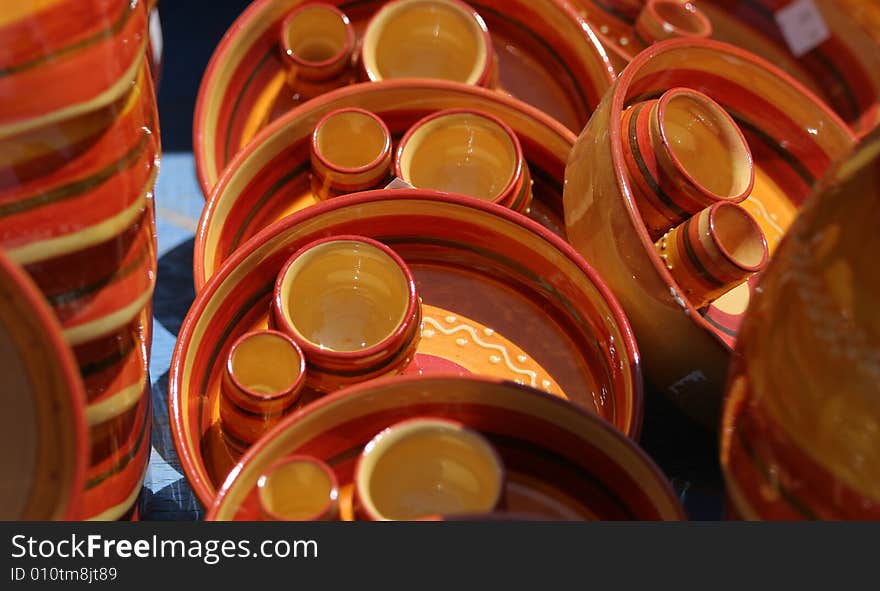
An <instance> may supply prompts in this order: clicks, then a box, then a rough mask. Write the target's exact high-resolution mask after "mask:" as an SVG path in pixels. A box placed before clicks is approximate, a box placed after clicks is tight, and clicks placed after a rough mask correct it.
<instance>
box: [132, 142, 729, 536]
mask: <svg viewBox="0 0 880 591" xmlns="http://www.w3.org/2000/svg"><path fill="white" fill-rule="evenodd" d="M204 203H205V202H204V199H203V197H202V193H201V190H200V188H199V185H198V181H197V180H196V174H195V166H194V161H193V157H192V154H191V153H189V152H178V153H174V152H172V153H166V154H165V155H164V156H163V159H162V167H161V171H160V173H159V179H158V184H157V186H156V217H157V223H158V236H159V270H158V277H157V283H156V293H155V297H154V303H153V313H154V328H153V349H152V360H151V366H150V380H151V382H152V387H153V388H152V395H153V435H152V451H151V456H150V465H149V468H148V470H147V476H146V479H145V482H144V494H143V495H142V498H141V501H140V503H141V505H140V515H141V518H142V519H148V520H193V519H201V518H202V517H203V516H204V509H203V508H202V507H201V506H200V504H199V502H198V501H197V500H196V498H195V496H194V495H193V492H192V490H191V489H190V487H189V485H188V484H187V482H186V479H185V478H184V477H183V470H182V469H181V467H180V462H179V460H178V458H177V453H176V451H175V449H174V443H173V441H172V438H171V430H170V426H169V420H168V369H169V366H170V363H171V354H172V352H173V350H174V343H175V339H176V338H177V333H178V331H179V330H180V327H181V325H182V324H183V319H184V317H185V316H186V313H187V311H188V310H189V307H190V305H191V304H192V302H193V299H194V298H195V291H194V289H193V277H192V255H193V243H194V238H193V237H194V234H195V230H196V226H197V224H198V219H199V216H200V215H201V212H202V207H203V206H204ZM645 398H646V409H645V423H644V428H643V434H642V438H641V444H642V446H643V447H644V448H645V449H646V451H648V453H649V454H650V455H651V456H652V457H653V458H654V459H655V460H656V461H657V463H658V464H659V465H660V467H661V468H663V470H664V471H665V472H666V474H667V475H668V476H669V477H670V479H671V480H672V484H673V486H674V487H675V489H676V491H678V492H679V494H680V495H681V498H682V501H683V502H684V505H685V508H686V509H687V511H688V514H689V515H690V517H691V518H692V519H718V518H720V516H721V499H722V485H721V476H720V473H719V469H718V460H717V457H718V453H717V441H716V437H715V435H714V434H712V433H709V432H707V431H705V430H704V429H702V428H701V427H699V426H697V425H696V424H694V423H692V422H691V421H690V420H688V419H687V418H685V417H684V416H682V415H681V414H680V413H679V412H678V411H677V410H676V409H674V408H672V407H671V405H670V404H669V403H668V402H667V401H666V400H665V399H664V397H663V396H662V395H660V394H659V393H657V392H652V391H650V389H649V390H648V391H647V392H646V396H645Z"/></svg>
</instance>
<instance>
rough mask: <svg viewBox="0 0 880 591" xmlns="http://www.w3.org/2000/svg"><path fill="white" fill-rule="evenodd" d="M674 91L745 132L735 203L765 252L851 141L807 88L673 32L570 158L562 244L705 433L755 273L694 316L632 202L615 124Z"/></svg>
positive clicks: (638, 66) (750, 58)
mask: <svg viewBox="0 0 880 591" xmlns="http://www.w3.org/2000/svg"><path fill="white" fill-rule="evenodd" d="M678 86H685V87H689V88H693V89H695V90H698V91H700V92H702V93H704V94H706V95H708V96H709V97H711V98H712V99H714V100H715V101H716V102H718V103H719V104H720V105H721V106H723V107H724V108H725V109H727V111H728V112H729V113H730V114H731V115H732V116H733V118H734V120H735V121H736V122H737V123H738V124H739V126H740V128H741V129H742V130H743V132H744V134H745V136H746V139H747V141H748V143H749V146H750V148H751V150H752V156H753V158H754V166H755V185H754V189H753V191H752V194H751V196H750V197H749V198H748V199H746V200H745V201H744V202H742V203H741V205H742V206H743V207H744V208H745V209H747V210H748V211H749V212H750V213H751V214H752V215H753V216H754V217H755V219H756V220H757V221H758V224H759V225H760V226H761V229H762V230H763V232H764V234H765V235H766V238H767V245H768V248H769V250H770V252H771V254H772V252H773V249H774V248H775V247H776V245H777V244H778V242H779V239H780V238H781V237H782V234H783V232H784V231H785V229H786V228H787V227H788V225H789V224H790V223H791V221H792V218H793V217H794V215H795V213H796V211H797V209H798V207H799V206H800V204H801V203H802V202H803V200H804V199H805V198H806V196H807V195H808V194H809V192H810V189H811V187H812V185H813V183H814V181H815V180H816V179H817V178H818V177H820V176H821V175H822V174H823V173H824V171H825V170H826V169H827V168H828V166H829V165H830V164H831V162H832V161H833V160H834V159H836V158H839V157H841V156H843V155H845V154H846V153H847V152H848V151H849V150H850V149H851V148H852V145H853V141H854V137H853V135H852V133H851V132H850V131H849V128H848V127H847V126H846V124H845V123H844V122H843V121H841V120H840V118H838V117H837V116H836V115H835V114H834V113H833V112H831V110H830V109H829V108H828V107H826V106H825V105H824V104H823V103H821V101H819V100H818V99H817V98H816V97H815V96H814V95H812V94H810V93H809V91H807V90H806V89H805V88H803V87H802V86H801V85H800V84H798V83H797V82H795V81H794V80H793V79H792V78H791V77H789V76H788V75H786V74H785V73H783V72H782V71H781V70H778V69H777V68H775V67H773V66H772V65H770V64H769V63H767V62H765V61H764V60H762V59H761V58H759V57H757V56H755V55H753V54H750V53H748V52H745V51H743V50H740V49H737V48H735V47H733V46H731V45H727V44H724V43H719V42H716V41H711V40H703V41H701V42H696V41H692V40H687V39H680V40H674V41H665V42H663V43H660V44H657V45H654V46H652V47H651V48H650V49H648V50H646V51H644V52H643V53H641V54H640V55H639V56H638V57H636V59H635V60H634V61H633V62H632V63H631V64H630V66H629V67H627V69H626V70H625V71H624V72H623V74H622V75H621V77H620V78H619V79H618V80H617V82H616V83H615V85H614V87H613V89H612V91H611V92H609V94H608V95H607V96H606V98H605V100H604V101H603V103H602V105H601V106H600V108H599V109H598V110H597V111H596V113H595V115H594V116H593V118H592V119H591V120H590V124H589V125H588V126H587V128H586V129H585V130H584V133H583V134H582V135H581V137H580V138H579V139H578V142H577V144H576V145H575V147H574V150H573V151H572V153H571V158H570V159H569V164H568V167H567V169H566V190H565V200H564V203H565V217H566V226H567V229H568V237H569V240H570V241H571V243H572V244H573V245H574V246H575V248H576V249H577V250H578V251H579V252H580V253H581V254H583V255H584V257H585V258H586V259H587V260H588V261H590V263H591V264H593V265H594V266H595V267H596V269H597V270H599V272H600V273H601V274H602V277H603V278H605V279H606V281H608V284H609V285H610V286H611V288H612V289H613V290H614V293H615V294H616V295H617V296H618V297H619V298H620V300H621V303H622V304H623V306H624V309H625V310H626V311H627V314H628V315H629V318H630V320H631V321H632V323H633V328H634V329H635V331H636V335H637V337H638V339H639V344H640V347H641V349H642V351H643V355H644V357H645V364H646V367H647V372H646V377H647V378H648V379H649V380H650V381H651V382H653V384H654V385H655V386H657V387H658V388H661V389H664V390H666V391H667V393H669V394H670V396H671V397H672V398H674V399H675V400H677V401H678V402H679V404H680V405H681V406H683V407H684V408H685V409H686V410H687V411H688V412H689V413H691V414H692V415H694V416H696V417H698V418H701V419H702V420H704V421H705V422H706V423H707V424H709V425H712V426H713V428H714V427H715V426H717V419H718V411H719V404H720V397H721V390H722V388H723V383H724V377H725V374H726V371H727V363H728V360H729V357H730V349H731V347H732V345H733V344H734V342H735V340H736V335H737V331H738V329H739V325H740V322H741V320H742V316H743V314H744V313H745V310H746V307H747V306H748V302H749V298H750V295H751V291H752V289H753V287H752V286H753V284H754V279H755V278H754V277H753V279H752V281H751V282H750V283H747V284H743V285H741V286H739V287H738V288H736V289H735V290H733V291H731V292H728V293H727V294H725V295H724V296H723V297H722V298H719V299H718V300H715V302H714V303H713V304H711V305H710V306H708V307H707V308H704V309H702V310H700V311H697V310H696V309H695V308H694V307H693V306H692V305H691V304H690V303H689V302H687V301H686V300H685V298H684V297H683V296H682V292H681V290H680V289H679V287H678V286H677V285H676V284H675V283H674V282H673V280H672V277H671V276H670V274H669V271H668V270H667V268H666V267H665V265H664V264H663V263H662V261H661V259H660V258H659V256H658V254H657V252H656V250H655V248H654V243H653V241H652V240H651V239H650V238H649V236H648V233H647V231H646V230H645V226H644V224H643V222H642V219H641V216H640V215H639V213H638V210H637V208H636V206H635V204H634V201H633V196H632V187H631V185H630V182H631V181H630V180H629V178H628V177H627V175H626V173H625V170H626V165H625V163H624V160H623V158H624V156H623V148H622V142H623V141H624V139H625V138H624V137H623V133H622V131H621V128H620V124H619V122H620V121H621V116H622V112H623V109H624V108H625V107H626V106H628V105H630V104H632V103H634V102H638V101H640V100H646V99H650V98H655V97H656V96H658V95H660V94H662V93H663V92H664V91H666V90H668V89H670V88H674V87H678Z"/></svg>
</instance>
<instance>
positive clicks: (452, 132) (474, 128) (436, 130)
mask: <svg viewBox="0 0 880 591" xmlns="http://www.w3.org/2000/svg"><path fill="white" fill-rule="evenodd" d="M394 171H395V174H396V175H397V177H398V178H400V179H402V180H404V181H405V182H407V183H408V184H410V185H411V186H413V187H416V188H418V189H434V190H436V191H444V192H448V193H458V194H460V195H469V196H471V197H476V198H478V199H483V200H486V201H491V202H492V203H497V204H499V205H503V206H505V207H509V208H511V209H513V210H514V211H519V212H521V213H523V212H525V211H526V210H528V208H529V205H530V204H531V202H532V181H531V175H530V174H529V167H528V164H527V163H526V162H525V158H524V157H523V150H522V145H520V143H519V139H518V138H517V136H516V133H514V131H513V130H512V129H510V127H509V126H508V125H507V124H506V123H504V122H503V121H501V120H500V119H498V118H497V117H493V116H492V115H488V114H486V113H480V112H479V111H474V110H469V109H450V110H446V111H438V112H437V113H433V114H431V115H428V116H427V117H425V118H423V119H421V120H419V121H417V122H416V123H415V124H414V125H413V126H412V127H411V128H410V129H409V130H408V131H407V132H406V134H405V135H404V136H403V138H402V139H401V140H400V143H399V144H398V146H397V152H396V154H395V158H394Z"/></svg>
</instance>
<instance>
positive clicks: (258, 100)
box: [193, 0, 613, 197]
mask: <svg viewBox="0 0 880 591" xmlns="http://www.w3.org/2000/svg"><path fill="white" fill-rule="evenodd" d="M302 1H303V0H257V1H256V2H254V3H252V4H251V5H250V7H249V8H248V9H247V10H246V11H245V12H244V13H243V14H242V15H241V16H240V17H239V18H238V20H237V21H236V22H235V23H234V24H233V25H232V27H230V29H229V30H228V31H227V33H226V35H225V36H224V38H223V41H222V42H221V43H220V45H219V46H218V47H217V50H216V51H215V52H214V55H213V57H212V58H211V62H210V63H209V64H208V69H207V71H206V72H205V76H204V78H203V79H202V85H201V87H200V89H199V97H198V102H197V104H196V114H195V121H194V123H193V146H195V158H196V167H197V171H198V175H199V182H200V183H201V186H202V191H203V193H204V195H205V196H206V197H207V196H208V194H209V193H210V190H211V188H212V187H213V186H214V184H215V183H216V182H217V179H218V177H219V176H220V173H221V172H222V170H223V168H225V167H226V165H227V164H228V163H229V161H230V160H231V159H232V157H233V156H234V155H235V154H236V152H238V151H239V150H240V149H241V148H243V147H244V146H245V145H246V144H247V143H248V142H249V141H250V140H251V138H253V136H254V135H255V134H256V133H257V132H258V131H259V130H260V129H262V128H263V127H265V126H266V125H267V124H268V123H270V122H271V121H272V120H274V119H276V118H277V117H279V116H280V115H282V114H283V113H285V112H286V111H289V110H290V109H291V108H293V107H294V106H296V103H295V102H294V101H293V100H292V98H290V97H288V96H287V94H285V93H284V84H285V76H286V73H285V70H284V68H283V63H282V60H281V53H280V51H279V50H278V39H277V38H278V30H279V26H280V23H281V21H282V19H283V18H284V17H285V15H286V14H287V13H288V12H290V10H292V9H293V8H294V7H296V6H298V5H299V4H302ZM331 4H335V5H337V6H339V8H340V9H342V10H343V12H345V13H346V14H347V15H348V17H349V18H350V19H351V21H352V22H353V23H354V25H355V29H356V31H357V32H358V34H360V33H361V32H362V30H363V28H364V26H365V25H366V22H367V20H368V18H369V17H370V16H371V15H372V14H373V13H375V12H376V10H378V8H379V7H380V6H381V5H382V2H380V1H377V0H369V1H366V2H362V1H357V2H354V1H347V0H334V1H333V2H331ZM470 4H471V5H472V6H473V7H474V8H475V9H476V10H477V11H478V12H479V13H480V15H481V16H482V17H483V20H485V22H486V25H487V26H488V28H489V31H490V33H491V34H492V38H493V44H494V46H495V50H496V52H497V53H498V56H499V69H500V87H501V88H502V89H503V90H504V91H506V92H509V93H511V94H512V95H514V96H516V97H518V98H520V99H522V100H523V101H525V102H527V103H530V104H532V105H535V106H536V107H538V108H540V109H542V110H544V111H546V112H547V113H549V114H550V115H551V116H553V117H555V118H556V119H558V120H559V121H561V122H562V123H563V124H564V125H567V126H568V127H569V128H570V129H572V130H574V131H577V130H580V129H581V128H582V127H583V125H584V124H585V123H586V121H587V119H588V118H589V115H590V113H591V112H592V111H593V109H594V108H595V107H596V105H597V104H598V102H599V100H600V99H601V97H602V94H603V93H604V92H605V90H607V88H608V87H609V86H610V84H611V81H612V80H613V70H612V67H611V64H610V62H609V61H608V58H607V56H606V55H605V50H604V49H603V48H602V47H601V45H600V44H599V41H598V39H597V37H596V36H595V34H594V33H593V32H592V30H591V29H590V27H589V25H587V24H586V23H585V22H584V21H583V19H581V18H580V17H579V16H578V15H577V14H576V13H575V12H574V11H573V10H572V8H571V6H570V5H569V4H568V3H567V2H564V1H562V0H545V1H542V2H531V1H529V0H475V1H474V2H470ZM468 106H469V105H468Z"/></svg>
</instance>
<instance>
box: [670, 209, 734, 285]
mask: <svg viewBox="0 0 880 591" xmlns="http://www.w3.org/2000/svg"><path fill="white" fill-rule="evenodd" d="M693 221H694V218H693V217H691V218H688V220H687V221H686V222H685V223H684V225H682V227H681V228H679V230H678V231H677V232H676V235H677V239H678V245H679V248H682V247H683V248H684V252H685V254H686V255H687V259H688V262H689V263H691V265H693V267H694V270H695V271H696V272H697V273H698V274H699V275H700V277H702V278H703V279H705V280H706V281H707V282H709V283H711V284H712V285H717V286H719V287H720V286H722V285H724V281H722V280H721V279H719V278H717V277H716V276H715V275H713V274H712V273H711V272H710V271H709V269H707V268H706V267H705V265H703V261H701V260H700V257H698V256H697V253H696V251H695V250H694V245H693V242H691V240H690V238H691V222H693ZM694 223H696V224H697V234H699V231H700V230H699V223H700V217H697V221H696V222H694ZM697 239H699V236H697Z"/></svg>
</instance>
